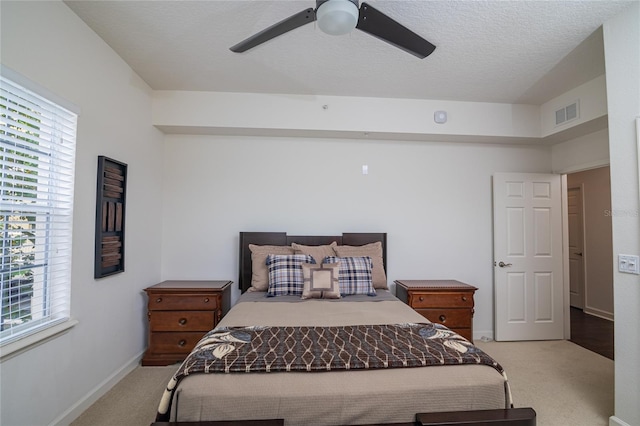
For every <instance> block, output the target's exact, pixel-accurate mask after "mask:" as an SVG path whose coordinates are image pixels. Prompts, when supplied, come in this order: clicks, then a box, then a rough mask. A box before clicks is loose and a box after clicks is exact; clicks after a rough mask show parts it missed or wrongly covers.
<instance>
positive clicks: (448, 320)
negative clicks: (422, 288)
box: [415, 308, 471, 328]
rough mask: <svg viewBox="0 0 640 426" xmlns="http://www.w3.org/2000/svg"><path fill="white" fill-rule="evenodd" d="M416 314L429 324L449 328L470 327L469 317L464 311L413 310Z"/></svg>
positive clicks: (467, 312)
mask: <svg viewBox="0 0 640 426" xmlns="http://www.w3.org/2000/svg"><path fill="white" fill-rule="evenodd" d="M415 311H416V312H417V313H419V314H420V315H422V316H423V317H425V318H427V319H428V320H429V321H431V322H437V323H439V324H442V325H446V326H447V327H449V328H456V327H460V328H469V327H471V316H470V315H469V311H467V310H466V309H437V308H434V309H415Z"/></svg>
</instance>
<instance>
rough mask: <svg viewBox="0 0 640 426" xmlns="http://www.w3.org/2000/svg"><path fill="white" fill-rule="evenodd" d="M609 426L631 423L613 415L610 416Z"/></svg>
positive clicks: (627, 425) (626, 425) (623, 425)
mask: <svg viewBox="0 0 640 426" xmlns="http://www.w3.org/2000/svg"><path fill="white" fill-rule="evenodd" d="M609 426H631V425H630V424H629V423H627V422H623V421H622V420H620V419H619V418H617V417H616V416H611V417H609Z"/></svg>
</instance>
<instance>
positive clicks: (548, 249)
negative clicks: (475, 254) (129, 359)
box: [493, 173, 564, 340]
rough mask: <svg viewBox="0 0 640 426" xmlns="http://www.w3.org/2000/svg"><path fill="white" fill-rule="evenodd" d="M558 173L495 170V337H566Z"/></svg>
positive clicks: (538, 338) (549, 338)
mask: <svg viewBox="0 0 640 426" xmlns="http://www.w3.org/2000/svg"><path fill="white" fill-rule="evenodd" d="M561 190H562V189H561V177H560V176H559V175H547V174H531V173H496V174H494V176H493V232H494V237H493V238H494V243H493V245H494V247H493V255H494V261H495V263H494V280H495V289H494V293H495V312H496V318H495V336H494V337H495V339H496V340H552V339H563V338H564V305H563V287H564V286H563V267H562V201H561Z"/></svg>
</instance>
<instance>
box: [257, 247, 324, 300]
mask: <svg viewBox="0 0 640 426" xmlns="http://www.w3.org/2000/svg"><path fill="white" fill-rule="evenodd" d="M303 263H315V261H314V260H313V257H311V256H309V255H306V254H269V255H267V269H268V270H269V289H268V290H267V297H272V296H286V295H294V296H300V295H302V287H303V286H304V279H303V278H302V264H303Z"/></svg>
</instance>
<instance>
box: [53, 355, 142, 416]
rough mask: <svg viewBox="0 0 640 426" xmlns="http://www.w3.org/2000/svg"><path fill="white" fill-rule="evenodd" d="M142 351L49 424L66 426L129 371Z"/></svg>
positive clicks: (140, 357)
mask: <svg viewBox="0 0 640 426" xmlns="http://www.w3.org/2000/svg"><path fill="white" fill-rule="evenodd" d="M143 354H144V351H142V352H140V353H139V354H138V355H136V356H134V357H133V358H131V359H130V360H129V361H127V362H126V363H125V364H124V365H123V366H122V367H121V368H120V369H118V370H116V371H115V372H114V373H113V374H111V375H110V376H109V377H107V378H106V379H105V380H104V381H103V382H102V383H100V384H99V385H98V386H96V387H95V388H93V389H92V390H91V391H89V392H88V393H87V395H85V397H84V398H82V399H81V400H79V401H78V402H76V403H75V404H73V405H72V406H71V407H69V409H67V410H66V411H65V412H64V413H62V414H61V415H60V416H58V417H57V418H56V419H55V420H53V421H52V422H51V423H50V424H49V426H67V425H69V424H71V422H72V421H74V420H75V419H77V418H78V417H79V416H80V414H82V413H83V412H84V411H85V410H86V409H87V408H89V407H90V406H91V405H92V404H93V403H95V402H96V401H97V400H98V399H99V398H100V397H101V396H102V395H104V394H105V393H107V392H108V391H109V390H110V389H111V388H112V387H113V386H114V385H115V384H116V383H118V382H119V381H120V380H122V379H123V378H124V377H125V376H126V375H127V374H129V373H131V372H132V371H133V370H134V369H135V368H136V367H137V366H138V365H140V360H141V359H142V355H143Z"/></svg>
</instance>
